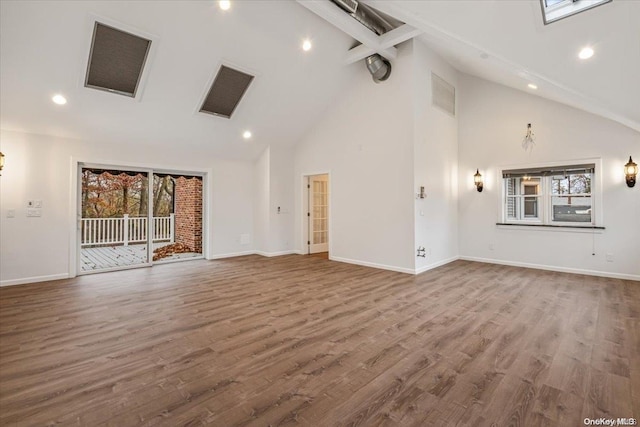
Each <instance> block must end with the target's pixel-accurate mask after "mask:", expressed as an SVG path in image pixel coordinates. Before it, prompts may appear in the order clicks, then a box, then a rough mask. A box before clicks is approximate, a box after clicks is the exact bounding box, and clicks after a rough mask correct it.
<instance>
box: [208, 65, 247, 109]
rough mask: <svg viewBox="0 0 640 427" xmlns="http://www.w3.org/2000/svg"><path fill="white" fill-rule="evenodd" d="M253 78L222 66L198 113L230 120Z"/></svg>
mask: <svg viewBox="0 0 640 427" xmlns="http://www.w3.org/2000/svg"><path fill="white" fill-rule="evenodd" d="M253 77H254V76H252V75H250V74H246V73H243V72H242V71H238V70H234V69H233V68H230V67H227V66H225V65H222V66H221V67H220V70H218V74H217V75H216V78H215V79H214V80H213V84H212V85H211V89H209V93H208V94H207V97H206V98H205V99H204V102H203V103H202V107H200V112H202V113H209V114H213V115H216V116H220V117H225V118H227V119H230V118H231V115H232V114H233V112H234V110H235V109H236V107H237V106H238V103H240V100H241V99H242V97H243V95H244V94H245V92H246V91H247V88H249V85H250V84H251V82H252V81H253Z"/></svg>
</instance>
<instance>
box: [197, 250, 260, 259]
mask: <svg viewBox="0 0 640 427" xmlns="http://www.w3.org/2000/svg"><path fill="white" fill-rule="evenodd" d="M255 254H256V251H253V250H252V251H244V252H231V253H228V254H215V255H212V256H211V257H209V258H207V259H209V260H213V259H224V258H234V257H237V256H246V255H255Z"/></svg>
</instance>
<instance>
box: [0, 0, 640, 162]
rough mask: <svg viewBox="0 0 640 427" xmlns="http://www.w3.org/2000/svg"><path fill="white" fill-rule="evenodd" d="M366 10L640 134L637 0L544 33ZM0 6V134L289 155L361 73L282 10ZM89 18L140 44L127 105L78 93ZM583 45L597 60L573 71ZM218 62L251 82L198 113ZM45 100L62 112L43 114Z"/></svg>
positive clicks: (516, 9) (476, 12)
mask: <svg viewBox="0 0 640 427" xmlns="http://www.w3.org/2000/svg"><path fill="white" fill-rule="evenodd" d="M323 1H327V0H323ZM367 3H369V4H370V5H372V6H374V7H376V8H378V9H379V10H382V11H383V12H385V13H387V14H389V15H391V16H394V17H396V18H398V19H399V20H401V21H403V22H406V23H408V24H410V25H411V26H412V27H414V28H416V29H418V30H419V31H416V32H415V34H418V33H421V34H420V35H418V36H417V37H418V38H419V39H421V40H422V41H424V42H425V43H427V44H428V45H429V46H431V47H432V48H433V49H434V50H436V51H437V52H438V53H439V54H440V55H442V56H443V57H444V58H445V59H447V60H448V61H449V62H451V63H452V65H454V66H455V67H456V68H458V69H459V70H461V71H463V72H466V73H469V74H473V75H477V76H480V77H483V78H486V79H489V80H493V81H496V82H498V83H502V84H505V85H508V86H512V87H514V88H517V89H520V90H523V91H529V92H531V90H530V89H528V88H527V84H528V83H536V84H537V85H538V90H537V91H535V92H532V93H534V94H535V95H538V96H544V97H548V98H550V99H555V100H558V101H561V102H564V103H567V104H570V105H574V106H576V107H578V108H582V109H585V110H588V111H591V112H594V113H596V114H600V115H602V116H604V117H608V118H611V119H613V120H617V121H619V122H621V123H623V124H625V125H627V126H629V127H632V128H634V129H636V130H640V102H638V99H640V79H638V77H637V76H638V75H640V31H639V30H638V28H640V2H637V1H627V0H614V1H613V2H612V3H609V4H607V5H604V6H601V7H598V8H595V9H593V10H591V11H588V12H584V13H581V14H579V15H576V16H574V17H571V18H569V19H565V20H562V21H558V22H556V23H553V24H550V25H547V26H545V25H543V24H542V18H541V12H540V3H539V1H538V0H531V1H488V0H487V1H477V0H470V1H463V0H456V1H398V0H394V1H382V0H370V1H368V2H367ZM0 5H1V6H0V8H1V9H0V17H1V22H0V31H1V34H0V55H1V58H0V74H1V78H0V94H1V97H0V126H1V127H2V128H3V129H10V130H22V131H27V132H33V133H40V134H50V135H56V136H65V137H71V138H78V139H83V140H89V141H96V142H102V143H109V142H113V141H121V142H128V143H140V144H149V145H153V146H158V147H160V148H161V147H163V146H168V145H178V146H181V147H184V149H186V150H197V151H206V152H207V153H211V154H212V155H219V156H224V157H234V158H251V157H253V156H255V155H256V154H257V153H258V152H259V151H261V150H262V148H263V147H265V146H266V145H269V144H275V145H277V144H284V145H291V144H295V143H296V142H297V141H298V140H299V139H300V138H301V137H302V136H303V135H304V133H305V132H307V131H308V129H309V128H310V127H311V126H312V125H313V124H314V122H315V121H316V120H317V118H318V116H319V115H321V114H323V113H324V111H325V110H326V109H328V108H331V105H332V103H334V102H339V100H340V96H341V93H342V92H343V91H344V89H345V87H346V86H348V85H349V84H350V83H351V82H352V81H353V79H354V78H360V77H362V68H363V67H364V65H363V63H362V61H359V62H356V63H353V64H348V63H347V62H346V61H345V57H346V55H347V52H348V51H349V49H350V48H351V47H352V45H353V42H354V40H353V39H352V38H351V36H349V35H347V34H345V33H344V32H343V31H341V30H340V29H338V28H336V27H335V26H334V25H332V24H331V23H329V22H327V21H325V20H324V19H323V18H321V17H319V16H317V15H316V14H314V13H313V12H311V11H310V10H308V8H306V7H303V6H302V5H300V4H299V3H296V2H293V1H267V0H264V1H246V0H243V1H234V2H232V7H231V9H230V10H228V11H222V10H220V9H219V8H218V6H217V2H214V1H199V2H170V1H165V2H151V1H132V2H108V1H102V2H89V1H83V2H76V1H68V2H61V1H41V2H39V1H20V2H19V1H2V2H1V3H0ZM96 19H98V20H100V21H101V22H104V23H106V24H112V25H114V26H119V27H120V28H122V29H124V30H128V31H131V32H136V33H139V34H141V35H143V36H148V37H149V38H151V39H152V46H153V47H152V51H151V53H150V56H149V58H148V62H147V66H146V73H145V76H144V78H143V81H142V86H141V93H140V94H139V96H138V97H137V98H136V99H134V98H129V97H125V96H121V95H116V94H112V93H107V92H103V91H98V90H94V89H88V88H85V87H84V77H85V72H86V67H87V59H88V54H89V47H90V43H91V34H92V29H93V22H94V21H95V20H96ZM415 34H413V33H412V34H411V35H415ZM305 38H310V39H311V41H312V43H313V48H312V49H311V50H310V51H309V52H304V51H303V50H302V49H301V44H302V41H303V39H305ZM585 45H591V46H592V47H594V49H595V51H596V54H595V55H594V57H593V58H592V59H590V60H589V61H580V60H579V59H578V58H577V53H578V50H579V49H580V48H581V47H583V46H585ZM223 63H224V64H227V65H234V66H237V67H238V68H239V69H241V70H245V71H249V72H251V73H252V74H254V75H255V76H256V78H255V80H254V82H253V83H252V84H251V86H250V88H249V90H248V91H247V93H246V95H245V97H244V98H243V99H242V101H241V103H240V105H239V106H238V108H237V110H236V111H235V113H234V115H233V116H232V118H231V119H224V118H219V117H212V116H210V115H207V114H202V113H198V109H199V107H200V105H201V103H202V100H203V97H204V95H205V92H206V91H207V90H208V88H209V86H210V84H211V81H212V78H213V77H214V75H215V73H216V71H217V70H218V68H219V66H220V65H221V64H223ZM371 84H372V85H373V84H374V83H373V82H372V83H371ZM56 93H62V94H64V95H65V97H66V98H67V100H68V103H67V104H66V105H64V106H58V105H55V104H54V103H52V102H51V97H52V96H53V95H54V94H56ZM245 130H251V132H252V134H253V136H252V138H251V139H250V140H248V141H247V140H244V139H243V138H242V134H243V132H244V131H245Z"/></svg>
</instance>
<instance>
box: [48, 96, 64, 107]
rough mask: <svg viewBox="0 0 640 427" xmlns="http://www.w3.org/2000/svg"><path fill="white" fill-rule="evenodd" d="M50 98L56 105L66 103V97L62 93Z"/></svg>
mask: <svg viewBox="0 0 640 427" xmlns="http://www.w3.org/2000/svg"><path fill="white" fill-rule="evenodd" d="M51 100H52V101H53V102H55V103H56V104H58V105H64V104H66V103H67V98H65V97H64V96H62V95H54V96H53V98H51Z"/></svg>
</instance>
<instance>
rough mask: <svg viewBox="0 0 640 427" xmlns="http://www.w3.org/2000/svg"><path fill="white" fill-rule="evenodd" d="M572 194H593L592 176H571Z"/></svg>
mask: <svg viewBox="0 0 640 427" xmlns="http://www.w3.org/2000/svg"><path fill="white" fill-rule="evenodd" d="M569 183H570V186H569V188H570V190H571V194H591V174H590V173H586V174H576V175H569Z"/></svg>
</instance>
